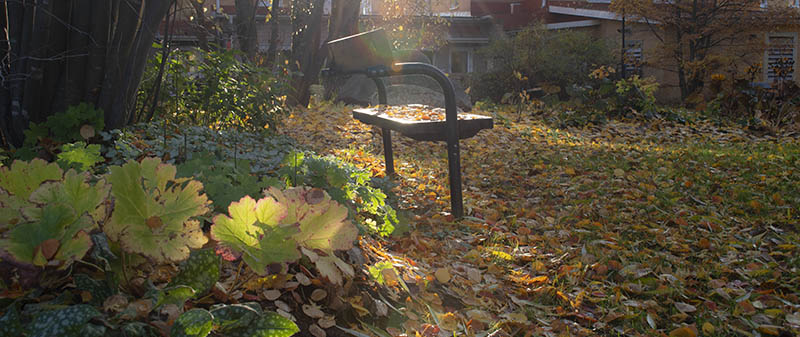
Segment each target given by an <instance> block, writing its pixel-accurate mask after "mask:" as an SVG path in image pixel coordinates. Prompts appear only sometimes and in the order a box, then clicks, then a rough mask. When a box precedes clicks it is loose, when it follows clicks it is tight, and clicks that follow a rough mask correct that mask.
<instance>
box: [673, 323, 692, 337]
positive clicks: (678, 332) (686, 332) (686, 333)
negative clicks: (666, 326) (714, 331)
mask: <svg viewBox="0 0 800 337" xmlns="http://www.w3.org/2000/svg"><path fill="white" fill-rule="evenodd" d="M669 337H697V331H696V330H695V329H694V328H693V327H692V326H682V327H680V328H677V329H675V330H672V331H670V332H669Z"/></svg>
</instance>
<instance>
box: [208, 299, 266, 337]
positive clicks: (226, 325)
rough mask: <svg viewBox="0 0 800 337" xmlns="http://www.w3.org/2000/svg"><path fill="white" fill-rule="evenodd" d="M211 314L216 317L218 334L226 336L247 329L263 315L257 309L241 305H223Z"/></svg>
mask: <svg viewBox="0 0 800 337" xmlns="http://www.w3.org/2000/svg"><path fill="white" fill-rule="evenodd" d="M211 313H212V314H213V315H214V326H215V327H216V329H217V332H219V333H221V334H224V335H226V336H227V335H229V334H230V333H231V332H234V331H237V330H244V329H247V327H249V326H250V325H251V324H252V323H253V320H255V319H256V318H258V316H259V315H260V314H261V313H260V312H258V311H256V310H255V309H253V308H251V307H248V306H246V305H241V304H231V305H223V306H221V307H219V308H216V309H212V310H211Z"/></svg>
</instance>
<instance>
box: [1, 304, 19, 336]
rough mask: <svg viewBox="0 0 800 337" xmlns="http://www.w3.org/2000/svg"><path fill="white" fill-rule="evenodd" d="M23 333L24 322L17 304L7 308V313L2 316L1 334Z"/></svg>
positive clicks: (13, 334)
mask: <svg viewBox="0 0 800 337" xmlns="http://www.w3.org/2000/svg"><path fill="white" fill-rule="evenodd" d="M20 335H22V323H21V321H20V316H19V311H18V310H17V307H16V306H15V305H13V304H12V305H11V306H9V307H8V308H6V313H5V314H3V317H0V336H20Z"/></svg>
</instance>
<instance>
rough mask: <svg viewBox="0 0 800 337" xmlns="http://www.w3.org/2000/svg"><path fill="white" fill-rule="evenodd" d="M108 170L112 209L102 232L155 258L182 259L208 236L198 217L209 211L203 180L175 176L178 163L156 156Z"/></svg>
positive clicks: (131, 249)
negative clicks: (165, 162) (175, 164)
mask: <svg viewBox="0 0 800 337" xmlns="http://www.w3.org/2000/svg"><path fill="white" fill-rule="evenodd" d="M110 171H111V172H110V173H109V174H108V180H109V182H110V183H111V185H112V189H111V194H112V195H113V197H114V199H115V203H114V212H113V214H112V216H111V220H110V221H109V222H108V223H107V224H106V225H105V226H104V227H103V231H104V232H105V233H106V235H108V237H109V239H111V240H112V241H116V242H118V243H119V244H120V246H121V247H122V249H123V250H125V251H126V252H129V253H136V254H141V255H142V256H145V257H148V258H150V259H152V260H153V261H154V262H156V263H163V262H178V261H182V260H184V259H186V258H188V257H189V253H190V251H189V249H190V248H195V249H197V248H200V247H202V246H203V244H205V243H206V242H207V241H208V239H207V238H206V237H205V236H204V235H203V231H202V228H201V224H200V221H199V220H198V219H197V217H199V216H201V215H204V214H206V213H207V212H208V210H209V209H208V199H207V198H206V195H205V194H203V193H202V192H201V190H202V189H203V184H202V183H200V182H199V181H196V180H191V179H188V178H175V173H176V168H175V166H173V165H169V164H164V163H162V162H161V160H160V159H157V158H145V159H143V160H142V162H141V163H137V162H134V161H130V162H128V163H126V164H125V165H123V166H112V167H111V168H110Z"/></svg>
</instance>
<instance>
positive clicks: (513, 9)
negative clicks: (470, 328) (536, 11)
mask: <svg viewBox="0 0 800 337" xmlns="http://www.w3.org/2000/svg"><path fill="white" fill-rule="evenodd" d="M520 6H522V3H519V2H512V3H511V14H514V13H519V10H520Z"/></svg>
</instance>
